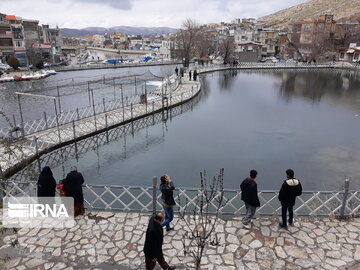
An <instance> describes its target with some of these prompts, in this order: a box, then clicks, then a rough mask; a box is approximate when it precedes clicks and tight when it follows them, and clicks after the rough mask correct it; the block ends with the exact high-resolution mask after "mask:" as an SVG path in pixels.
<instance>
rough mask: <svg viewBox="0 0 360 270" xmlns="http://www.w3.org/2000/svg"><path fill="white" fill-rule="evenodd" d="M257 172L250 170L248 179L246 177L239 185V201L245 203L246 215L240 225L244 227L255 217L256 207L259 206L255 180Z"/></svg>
mask: <svg viewBox="0 0 360 270" xmlns="http://www.w3.org/2000/svg"><path fill="white" fill-rule="evenodd" d="M256 176H257V171H255V170H251V171H250V177H247V178H246V179H245V180H244V181H243V182H242V183H241V185H240V189H241V200H243V201H244V202H245V207H246V214H245V217H244V218H243V220H242V223H243V224H244V225H245V226H246V225H248V224H249V223H250V222H251V219H252V218H253V217H254V215H255V211H256V207H259V206H260V201H259V198H258V194H257V193H258V192H257V183H256V181H255V178H256Z"/></svg>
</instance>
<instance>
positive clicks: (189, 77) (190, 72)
mask: <svg viewBox="0 0 360 270" xmlns="http://www.w3.org/2000/svg"><path fill="white" fill-rule="evenodd" d="M189 81H191V69H190V70H189Z"/></svg>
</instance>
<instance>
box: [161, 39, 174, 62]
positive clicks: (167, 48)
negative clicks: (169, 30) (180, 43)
mask: <svg viewBox="0 0 360 270" xmlns="http://www.w3.org/2000/svg"><path fill="white" fill-rule="evenodd" d="M174 47H175V42H174V41H172V40H163V41H162V42H161V47H160V49H159V54H160V57H161V58H162V59H167V60H170V59H171V49H172V48H174Z"/></svg>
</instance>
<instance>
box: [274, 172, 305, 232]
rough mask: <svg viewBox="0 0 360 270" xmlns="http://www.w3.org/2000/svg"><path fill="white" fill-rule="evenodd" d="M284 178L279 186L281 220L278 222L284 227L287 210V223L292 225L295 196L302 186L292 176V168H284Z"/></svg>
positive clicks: (299, 192) (300, 191) (298, 194)
mask: <svg viewBox="0 0 360 270" xmlns="http://www.w3.org/2000/svg"><path fill="white" fill-rule="evenodd" d="M286 178H287V179H286V180H284V183H283V184H282V186H281V189H280V192H279V201H280V203H281V216H282V222H281V223H279V226H280V228H286V227H287V223H286V214H287V212H288V211H289V225H293V222H294V214H293V207H294V205H295V200H296V197H297V196H300V195H301V193H302V186H301V183H300V181H299V180H298V179H296V178H294V171H293V170H292V169H288V170H286Z"/></svg>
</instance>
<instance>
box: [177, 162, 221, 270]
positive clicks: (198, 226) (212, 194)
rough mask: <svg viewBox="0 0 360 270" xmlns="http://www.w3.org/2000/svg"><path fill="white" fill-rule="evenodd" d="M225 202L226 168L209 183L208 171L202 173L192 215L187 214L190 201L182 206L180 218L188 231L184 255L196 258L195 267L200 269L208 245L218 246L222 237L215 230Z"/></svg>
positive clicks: (184, 242) (185, 237)
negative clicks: (207, 178)
mask: <svg viewBox="0 0 360 270" xmlns="http://www.w3.org/2000/svg"><path fill="white" fill-rule="evenodd" d="M223 202H224V169H220V172H219V175H218V177H217V178H216V177H214V178H213V180H212V182H211V184H210V186H209V187H208V185H207V180H206V171H204V172H203V173H200V190H199V191H198V193H197V195H196V197H195V207H194V209H193V211H192V212H193V214H192V215H186V212H187V208H188V201H187V200H186V203H185V206H184V207H183V208H181V200H180V198H179V206H180V218H181V219H182V220H183V221H184V222H185V229H186V233H185V235H184V237H183V247H184V255H185V256H186V255H187V254H189V255H190V256H192V257H193V258H194V260H195V268H196V269H200V264H201V258H202V256H203V252H204V249H205V247H206V246H207V245H212V246H218V245H220V239H219V238H218V237H217V235H216V233H215V232H214V230H215V227H216V225H217V223H218V218H219V210H220V208H221V207H222V206H223Z"/></svg>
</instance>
